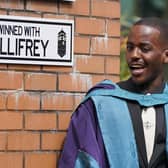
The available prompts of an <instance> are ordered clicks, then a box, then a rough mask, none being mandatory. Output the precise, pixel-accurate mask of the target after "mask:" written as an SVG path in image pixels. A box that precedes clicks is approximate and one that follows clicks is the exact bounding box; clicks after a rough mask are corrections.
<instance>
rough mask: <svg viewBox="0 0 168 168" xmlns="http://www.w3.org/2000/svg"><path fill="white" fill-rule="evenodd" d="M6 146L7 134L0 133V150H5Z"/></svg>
mask: <svg viewBox="0 0 168 168" xmlns="http://www.w3.org/2000/svg"><path fill="white" fill-rule="evenodd" d="M6 145H7V134H6V133H4V132H1V133H0V150H5V149H6Z"/></svg>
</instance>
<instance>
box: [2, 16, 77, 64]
mask: <svg viewBox="0 0 168 168" xmlns="http://www.w3.org/2000/svg"><path fill="white" fill-rule="evenodd" d="M0 21H6V22H15V23H16V22H20V23H21V22H23V23H36V24H48V25H55V24H57V25H69V26H70V29H71V38H70V40H71V42H70V45H71V46H70V48H71V51H70V59H69V60H58V59H38V58H33V59H31V58H16V57H14V58H11V57H8V56H6V57H2V56H0V64H2V63H6V64H27V65H32V64H33V65H55V66H73V54H74V53H73V50H74V48H73V47H74V20H67V19H45V18H34V17H23V16H11V15H9V16H8V15H0ZM13 60H18V62H17V61H16V62H13ZM25 61H27V62H25Z"/></svg>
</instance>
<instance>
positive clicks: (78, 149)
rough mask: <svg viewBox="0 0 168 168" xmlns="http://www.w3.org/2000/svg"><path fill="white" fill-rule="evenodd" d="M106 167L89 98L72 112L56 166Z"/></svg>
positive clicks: (63, 167)
mask: <svg viewBox="0 0 168 168" xmlns="http://www.w3.org/2000/svg"><path fill="white" fill-rule="evenodd" d="M86 167H88V168H108V163H107V159H106V154H105V150H104V145H103V140H102V136H101V132H100V128H99V125H98V122H97V116H96V112H95V107H94V104H93V102H92V100H91V99H88V100H87V101H86V102H84V103H82V104H81V105H80V106H79V107H78V108H77V110H76V111H75V112H74V113H73V115H72V118H71V122H70V126H69V128H68V133H67V136H66V138H65V143H64V147H63V151H62V154H61V157H60V160H59V165H58V168H86Z"/></svg>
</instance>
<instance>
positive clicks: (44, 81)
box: [25, 73, 57, 91]
mask: <svg viewBox="0 0 168 168" xmlns="http://www.w3.org/2000/svg"><path fill="white" fill-rule="evenodd" d="M56 83H57V76H56V75H54V74H42V73H40V74H39V73H29V74H26V75H25V89H26V90H48V91H49V90H56Z"/></svg>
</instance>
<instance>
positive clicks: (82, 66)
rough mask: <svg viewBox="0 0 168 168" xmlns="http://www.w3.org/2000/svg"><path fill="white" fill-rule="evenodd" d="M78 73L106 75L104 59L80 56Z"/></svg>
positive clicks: (77, 65) (77, 64)
mask: <svg viewBox="0 0 168 168" xmlns="http://www.w3.org/2000/svg"><path fill="white" fill-rule="evenodd" d="M76 71H77V72H84V73H104V57H100V56H78V57H76Z"/></svg>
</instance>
